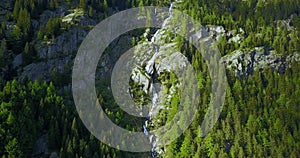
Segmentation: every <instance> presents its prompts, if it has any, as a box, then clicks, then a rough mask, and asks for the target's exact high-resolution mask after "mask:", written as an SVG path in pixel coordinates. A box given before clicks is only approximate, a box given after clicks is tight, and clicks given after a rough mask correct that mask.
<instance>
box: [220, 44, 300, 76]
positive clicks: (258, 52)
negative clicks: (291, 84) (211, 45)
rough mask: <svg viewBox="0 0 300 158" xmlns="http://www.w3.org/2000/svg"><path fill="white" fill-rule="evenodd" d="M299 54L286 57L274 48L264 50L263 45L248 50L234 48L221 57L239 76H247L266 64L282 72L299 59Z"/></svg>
mask: <svg viewBox="0 0 300 158" xmlns="http://www.w3.org/2000/svg"><path fill="white" fill-rule="evenodd" d="M299 57H300V56H299V54H297V53H294V54H292V55H288V56H286V57H284V56H281V55H279V54H278V53H276V52H275V51H274V50H265V49H264V48H263V47H256V48H254V49H251V50H249V51H246V50H236V51H234V52H232V54H230V55H227V56H224V57H223V58H222V61H223V63H225V65H226V67H227V68H228V69H230V70H232V71H234V72H235V74H236V75H237V76H239V77H242V76H243V77H247V76H249V75H251V74H253V72H254V70H256V69H263V68H265V67H267V66H269V67H271V68H272V69H273V70H276V71H277V72H278V73H279V74H283V73H284V72H285V70H286V68H287V67H289V66H290V64H291V62H292V61H293V60H294V61H300V58H299Z"/></svg>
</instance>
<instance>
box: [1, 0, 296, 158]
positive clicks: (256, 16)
mask: <svg viewBox="0 0 300 158" xmlns="http://www.w3.org/2000/svg"><path fill="white" fill-rule="evenodd" d="M169 4H170V0H153V1H150V0H122V1H117V0H75V1H72V0H50V1H44V0H15V1H12V3H11V7H12V8H13V9H12V10H8V11H7V12H6V14H5V18H4V19H3V21H2V19H1V26H0V68H1V69H0V72H2V70H3V69H2V68H6V67H9V63H11V61H12V59H13V58H14V57H15V56H16V55H17V54H19V53H22V52H24V53H25V60H24V61H23V62H24V63H23V65H27V64H29V63H32V62H35V61H36V60H37V58H38V57H37V53H36V52H35V50H34V47H33V46H34V44H36V43H42V42H49V41H51V40H54V39H55V38H56V37H58V36H59V35H60V34H61V33H63V32H64V31H68V30H70V29H71V28H72V27H75V26H80V25H79V24H77V23H74V24H70V23H65V22H62V18H63V17H62V16H61V17H51V18H49V19H47V21H45V23H44V24H41V25H40V26H39V29H37V30H34V29H33V22H34V21H35V20H38V19H39V18H40V15H41V14H42V13H43V12H44V11H55V10H56V9H58V8H59V7H61V6H65V7H67V8H68V9H75V8H80V9H82V10H83V11H84V14H85V15H88V16H89V17H90V18H93V19H95V20H96V21H100V20H102V19H103V18H105V17H107V16H109V15H110V14H112V11H111V10H119V11H120V10H124V9H126V8H131V7H137V6H147V5H155V6H169ZM0 5H1V4H0ZM299 8H300V1H299V0H274V1H270V0H265V1H263V0H247V1H241V0H222V1H221V0H210V1H207V0H185V1H184V2H183V4H181V5H180V7H179V8H178V9H179V10H182V11H185V12H187V13H188V14H189V15H191V16H192V17H193V18H195V19H196V20H198V21H199V22H200V23H201V24H203V25H219V26H223V27H224V28H226V29H227V30H233V31H235V32H238V33H241V31H240V28H242V29H243V30H244V31H245V32H244V33H242V34H243V37H244V41H243V42H241V43H238V42H231V43H229V42H228V39H227V38H226V37H221V38H220V40H219V43H218V47H219V49H220V52H221V54H222V55H226V54H230V53H231V52H233V51H234V50H237V49H242V48H247V49H252V48H254V47H258V46H263V47H264V48H265V49H273V50H276V52H277V53H279V54H281V55H283V56H287V55H290V54H293V53H295V52H296V53H299V52H300V37H299V31H300V10H299ZM2 18H3V17H2ZM286 19H292V22H291V23H290V25H291V26H292V27H293V29H288V28H287V27H286V26H285V25H279V24H278V23H279V20H286ZM10 24H12V25H10ZM137 36H138V35H137ZM137 36H136V37H137ZM136 37H134V38H133V41H134V42H133V43H136V41H135V38H136ZM183 43H185V41H184V40H182V39H178V45H177V47H180V48H181V50H182V51H183V52H184V54H185V55H186V56H188V57H189V59H190V60H191V63H192V65H193V67H194V69H195V71H196V72H197V77H198V80H199V81H198V88H199V89H200V91H201V95H202V96H201V98H200V107H201V108H200V109H199V110H198V111H197V117H196V119H195V120H194V121H193V123H192V124H191V126H190V127H189V129H188V130H187V131H185V132H184V134H183V135H182V136H181V137H180V138H178V139H177V140H176V141H175V142H173V143H172V144H171V145H169V146H166V147H165V151H166V152H165V153H164V154H163V155H161V156H162V157H171V158H172V157H195V158H196V157H300V152H299V151H300V123H299V122H300V109H299V105H300V98H299V96H300V65H299V63H296V62H294V63H293V64H292V66H291V67H290V68H288V69H287V71H286V72H285V73H284V74H282V75H279V74H278V73H277V72H276V71H273V70H272V69H271V68H269V67H266V68H265V69H263V70H256V71H255V72H254V74H253V75H251V76H249V77H247V78H238V77H236V76H235V75H234V74H233V73H232V72H231V71H230V70H228V72H227V77H228V82H229V87H228V89H227V94H226V101H225V104H224V108H223V111H222V113H221V117H220V118H219V120H218V122H217V124H216V125H215V127H214V128H213V131H211V132H210V133H209V134H208V135H207V136H206V137H204V138H201V137H200V133H199V132H200V125H201V122H202V120H203V117H204V114H205V109H206V108H207V106H208V103H209V101H210V93H211V90H210V89H211V88H210V86H211V81H210V78H209V77H208V76H209V72H208V69H207V67H206V64H205V62H204V60H203V59H202V57H201V55H200V53H199V52H197V51H195V49H194V48H193V47H190V46H189V45H188V44H183ZM182 45H184V46H183V47H182ZM69 69H70V68H69ZM14 74H15V73H13V72H11V76H12V77H15V78H17V77H18V76H16V75H15V76H14ZM65 78H67V79H66V80H65ZM51 80H52V82H46V81H34V82H33V81H28V80H27V79H24V80H23V81H17V80H11V78H4V79H1V83H0V157H2V158H5V157H12V158H13V157H17V158H21V157H30V156H31V154H32V150H33V147H34V145H35V143H36V141H37V140H38V139H39V138H40V137H41V136H42V135H44V134H47V135H48V138H49V140H48V147H49V149H50V150H51V151H57V152H58V153H59V157H63V158H64V157H146V156H150V154H149V153H129V152H123V151H119V150H116V149H113V148H110V147H109V146H107V145H105V144H103V143H101V142H100V141H98V140H97V139H96V138H95V137H94V136H93V135H91V134H90V133H89V132H88V131H87V130H86V128H85V127H84V125H83V124H82V122H81V121H80V119H79V117H78V114H77V112H76V110H75V107H74V104H73V100H72V97H71V92H70V91H69V90H64V89H63V86H65V85H67V84H70V83H69V82H70V79H69V76H68V75H66V74H63V75H57V73H56V71H53V75H52V78H51ZM160 80H161V81H163V82H164V84H165V85H166V86H168V84H169V86H170V85H172V84H175V83H176V82H177V80H176V77H175V76H174V74H172V73H170V74H166V75H165V76H161V78H160ZM133 84H134V83H133ZM54 85H55V86H56V88H55V86H54ZM107 86H109V84H107V85H103V87H99V89H98V94H99V101H100V102H101V103H102V104H103V108H104V109H105V111H106V113H107V115H108V116H109V117H110V118H111V119H112V120H113V121H114V122H115V123H116V124H118V125H120V126H122V127H124V128H126V129H128V130H142V129H141V125H142V121H141V120H140V119H138V118H135V117H131V116H129V115H128V114H126V113H125V112H124V111H121V110H120V109H119V108H118V106H117V105H116V103H115V102H114V100H113V98H112V96H111V92H110V91H109V90H107V88H106V87H107ZM133 87H134V88H136V89H139V88H140V87H138V85H134V86H133ZM136 95H137V97H136V98H137V99H136V101H140V100H139V99H138V98H139V96H141V95H144V94H136ZM179 100H180V98H179V95H176V94H175V95H174V96H172V99H171V104H170V106H171V107H172V109H171V111H162V112H161V113H160V114H161V115H160V116H159V118H160V119H161V120H163V122H168V121H169V120H171V119H172V117H173V116H174V114H175V113H176V111H177V107H178V102H179ZM146 101H149V100H142V102H146Z"/></svg>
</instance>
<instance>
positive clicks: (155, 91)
mask: <svg viewBox="0 0 300 158" xmlns="http://www.w3.org/2000/svg"><path fill="white" fill-rule="evenodd" d="M172 8H173V3H171V5H170V8H169V17H168V18H166V19H165V20H164V22H163V24H162V28H164V27H165V26H166V24H167V23H168V22H169V19H170V18H171V16H172ZM158 31H159V30H158ZM158 31H156V32H155V34H154V35H153V37H152V38H151V44H152V45H153V47H154V50H155V54H154V55H153V56H152V58H151V59H150V60H149V61H148V64H147V66H146V68H145V69H146V70H148V71H147V73H148V75H149V76H152V75H154V73H156V72H155V65H154V62H155V59H156V57H157V55H158V53H159V46H158V45H156V44H155V43H154V41H155V40H156V37H157V34H158ZM151 84H152V86H151V87H152V106H151V108H150V110H149V114H148V119H147V120H146V121H145V124H144V125H143V130H144V133H145V135H146V136H148V137H149V141H150V143H151V144H152V149H151V156H152V157H153V158H154V157H156V156H158V155H159V154H161V151H158V150H159V149H157V142H158V140H159V138H158V137H156V136H154V135H150V134H149V131H148V128H149V127H150V125H151V126H153V124H152V123H151V119H152V118H153V117H154V116H155V115H156V114H157V111H158V109H159V108H158V107H157V106H158V105H157V103H158V102H159V100H158V99H159V97H158V93H159V88H157V86H156V85H155V84H156V83H154V80H153V79H152V82H151Z"/></svg>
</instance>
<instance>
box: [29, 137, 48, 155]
mask: <svg viewBox="0 0 300 158" xmlns="http://www.w3.org/2000/svg"><path fill="white" fill-rule="evenodd" d="M47 144H48V134H45V135H43V136H42V137H40V138H39V139H38V140H37V141H36V143H35V146H34V148H33V152H32V157H34V158H36V157H43V155H49V149H48V146H47Z"/></svg>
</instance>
